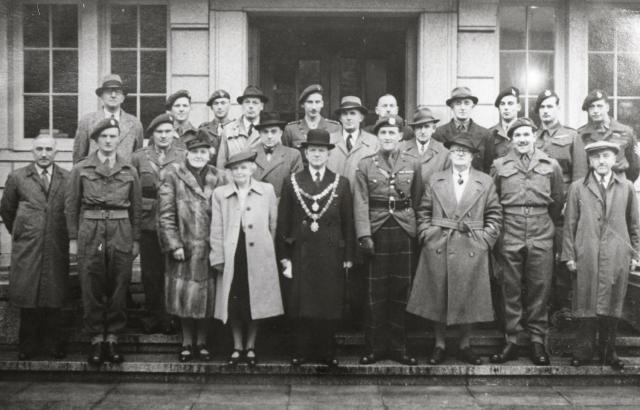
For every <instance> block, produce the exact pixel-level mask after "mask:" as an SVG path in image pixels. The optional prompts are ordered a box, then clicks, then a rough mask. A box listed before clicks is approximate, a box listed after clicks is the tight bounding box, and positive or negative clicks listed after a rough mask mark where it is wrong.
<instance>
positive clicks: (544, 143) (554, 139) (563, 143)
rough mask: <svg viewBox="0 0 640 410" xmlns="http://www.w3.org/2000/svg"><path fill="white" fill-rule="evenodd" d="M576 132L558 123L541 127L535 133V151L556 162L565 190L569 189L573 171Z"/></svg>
mask: <svg viewBox="0 0 640 410" xmlns="http://www.w3.org/2000/svg"><path fill="white" fill-rule="evenodd" d="M576 135H577V133H576V130H574V129H573V128H569V127H565V126H563V125H562V124H560V122H556V123H555V125H553V126H551V127H550V128H548V129H546V130H545V129H543V128H542V127H541V128H539V129H538V131H536V137H537V139H536V149H540V150H542V151H543V152H545V153H546V154H547V155H549V156H550V157H551V158H553V159H555V160H556V161H558V164H560V168H562V177H563V179H564V183H565V188H569V184H570V183H571V181H572V178H571V172H572V171H573V143H574V141H575V138H576Z"/></svg>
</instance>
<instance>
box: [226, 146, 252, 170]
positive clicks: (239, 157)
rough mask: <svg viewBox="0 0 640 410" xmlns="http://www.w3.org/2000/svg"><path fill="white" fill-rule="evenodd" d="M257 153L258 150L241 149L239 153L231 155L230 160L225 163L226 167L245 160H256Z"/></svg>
mask: <svg viewBox="0 0 640 410" xmlns="http://www.w3.org/2000/svg"><path fill="white" fill-rule="evenodd" d="M257 155H258V153H257V152H255V151H251V150H249V151H240V152H238V153H237V154H233V155H232V156H230V157H229V160H228V161H227V162H226V163H225V164H224V167H225V168H231V167H232V166H234V165H236V164H239V163H241V162H245V161H249V162H255V160H256V156H257Z"/></svg>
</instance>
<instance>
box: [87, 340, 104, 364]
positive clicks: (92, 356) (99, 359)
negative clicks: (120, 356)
mask: <svg viewBox="0 0 640 410" xmlns="http://www.w3.org/2000/svg"><path fill="white" fill-rule="evenodd" d="M103 345H104V343H102V342H98V343H94V344H92V345H91V353H89V357H88V358H87V362H88V363H89V364H90V365H93V366H100V365H101V364H102V363H103V362H104V346H103Z"/></svg>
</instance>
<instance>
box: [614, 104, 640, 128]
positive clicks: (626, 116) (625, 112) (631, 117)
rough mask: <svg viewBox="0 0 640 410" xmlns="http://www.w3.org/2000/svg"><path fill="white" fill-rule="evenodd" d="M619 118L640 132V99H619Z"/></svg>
mask: <svg viewBox="0 0 640 410" xmlns="http://www.w3.org/2000/svg"><path fill="white" fill-rule="evenodd" d="M618 120H620V122H622V123H623V124H627V125H628V126H630V127H632V128H633V129H634V130H635V132H636V135H638V133H640V100H618Z"/></svg>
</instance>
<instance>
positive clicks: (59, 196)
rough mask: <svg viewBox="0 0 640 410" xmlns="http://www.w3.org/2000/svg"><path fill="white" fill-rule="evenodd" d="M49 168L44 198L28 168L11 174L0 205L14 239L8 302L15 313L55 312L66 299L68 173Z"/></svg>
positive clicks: (32, 167)
mask: <svg viewBox="0 0 640 410" xmlns="http://www.w3.org/2000/svg"><path fill="white" fill-rule="evenodd" d="M51 167H52V168H53V174H52V175H51V179H50V183H49V192H48V194H47V192H45V186H44V185H43V183H42V181H41V179H40V175H39V174H38V171H37V170H36V167H35V165H34V164H31V165H27V166H26V167H23V168H20V169H17V170H15V171H14V172H12V173H11V174H9V177H8V178H7V182H6V184H5V188H4V194H3V195H2V202H1V203H0V215H1V216H2V221H3V222H4V225H5V226H6V227H7V230H8V231H9V233H11V238H12V248H11V270H10V274H9V298H10V301H11V303H12V305H13V306H16V307H19V308H35V307H50V308H59V307H62V305H63V304H64V301H65V298H66V295H67V290H68V285H69V283H68V278H69V237H68V234H67V226H66V220H65V216H64V201H65V192H66V185H67V180H68V178H69V172H68V171H67V170H65V169H62V168H60V167H59V166H57V165H55V164H54V165H51ZM49 172H51V170H50V171H49Z"/></svg>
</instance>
